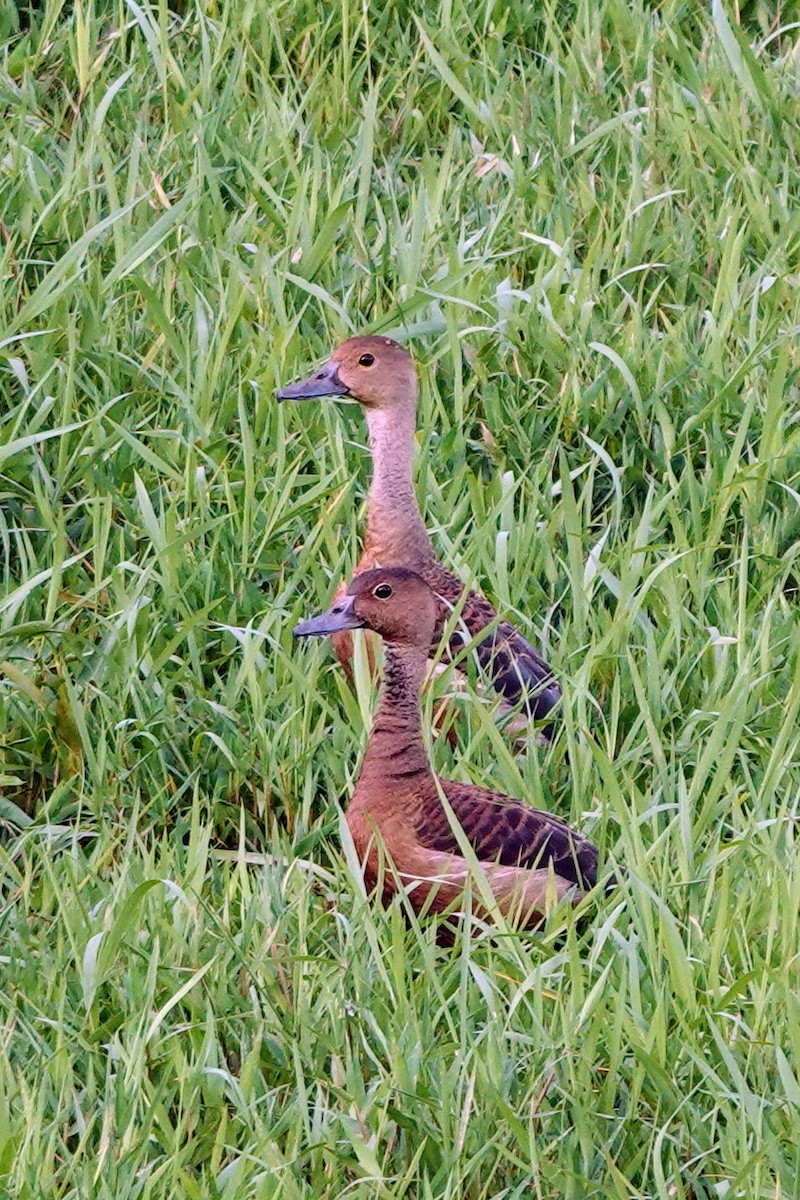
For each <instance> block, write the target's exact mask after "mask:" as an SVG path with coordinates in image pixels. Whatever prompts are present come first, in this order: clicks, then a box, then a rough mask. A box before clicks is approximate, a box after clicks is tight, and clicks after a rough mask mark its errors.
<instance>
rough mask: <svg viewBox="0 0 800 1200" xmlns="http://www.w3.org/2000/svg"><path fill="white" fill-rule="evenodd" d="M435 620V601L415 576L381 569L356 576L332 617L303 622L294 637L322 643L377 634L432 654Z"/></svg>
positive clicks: (395, 569) (326, 615) (330, 613)
mask: <svg viewBox="0 0 800 1200" xmlns="http://www.w3.org/2000/svg"><path fill="white" fill-rule="evenodd" d="M436 616H437V604H436V597H435V596H434V594H433V592H432V591H431V589H430V588H429V587H428V585H427V583H426V582H425V580H424V579H421V578H420V576H419V575H417V574H416V572H415V571H409V570H407V569H406V568H405V567H378V568H377V569H376V570H374V571H363V572H362V573H361V574H360V575H356V577H355V579H354V580H353V582H352V583H351V584H350V586H349V588H348V589H347V592H346V594H345V595H344V596H341V597H340V598H339V599H338V600H337V601H336V602H335V604H333V606H332V607H331V608H330V609H329V610H328V612H326V613H323V614H322V615H321V616H319V617H312V618H311V620H310V621H301V622H300V624H299V625H296V626H295V627H294V629H293V630H292V634H293V636H294V637H315V636H316V637H320V636H322V635H323V634H326V633H339V632H340V631H341V630H343V629H372V630H374V632H375V633H377V634H380V636H381V637H382V638H383V639H384V640H385V641H387V642H391V643H392V644H393V645H399V646H416V647H418V648H420V649H424V650H425V651H426V653H427V651H428V649H429V647H430V644H431V641H432V640H433V632H434V629H435V627H436Z"/></svg>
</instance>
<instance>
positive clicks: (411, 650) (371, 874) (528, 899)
mask: <svg viewBox="0 0 800 1200" xmlns="http://www.w3.org/2000/svg"><path fill="white" fill-rule="evenodd" d="M437 619H438V603H437V600H436V597H435V596H434V594H433V592H432V591H431V589H430V588H429V587H428V585H427V584H426V583H425V581H424V580H423V579H422V578H421V577H420V576H419V575H417V574H415V573H414V572H413V571H409V570H407V569H405V568H399V567H393V568H387V567H382V568H379V569H377V570H372V571H367V572H366V573H363V574H361V575H358V576H356V578H355V579H354V580H353V582H352V583H351V584H350V587H349V588H348V590H347V592H346V593H345V595H344V596H342V597H341V598H340V599H339V600H337V601H336V602H335V603H334V605H333V607H332V608H331V609H330V611H329V612H327V613H325V614H323V615H322V616H320V617H315V618H313V619H312V620H310V621H304V622H302V623H301V624H300V625H298V626H297V627H296V629H295V630H294V633H295V636H296V637H308V636H312V635H320V634H328V633H337V632H342V631H345V630H351V629H364V628H366V629H372V630H374V631H375V632H376V633H378V634H379V635H380V636H381V637H382V639H383V642H384V649H385V667H384V677H383V685H382V688H381V698H380V702H379V705H378V710H377V712H376V715H375V719H374V722H373V725H372V730H371V733H370V737H369V742H368V744H367V750H366V754H365V756H364V762H363V764H362V767H361V772H360V775H359V777H358V782H357V784H356V788H355V791H354V793H353V796H352V799H351V801H350V804H349V806H348V809H347V824H348V826H349V828H350V832H351V834H352V837H353V842H354V844H355V847H356V850H357V851H358V855H359V858H360V859H361V862H362V864H363V868H364V873H365V877H366V881H367V885H368V886H369V887H370V888H373V887H374V886H375V884H376V883H377V882H378V881H379V879H380V878H381V877H382V878H383V888H384V895H385V896H386V895H391V894H392V892H393V891H395V890H396V888H397V885H398V882H399V883H401V884H402V886H403V887H404V888H405V889H406V890H407V891H409V893H410V897H411V902H412V904H413V905H414V907H415V908H416V909H421V908H423V907H424V906H426V905H428V906H429V907H430V908H432V909H433V910H435V911H442V910H444V909H445V908H448V907H449V906H450V905H452V904H453V903H454V902H456V901H458V900H460V899H461V898H462V896H463V892H464V888H465V885H467V884H468V881H469V864H468V861H467V859H466V858H465V856H464V855H463V853H462V851H461V848H460V846H459V839H458V837H457V835H456V833H455V832H454V830H453V827H452V825H451V823H450V820H449V819H448V814H447V812H446V810H445V808H444V806H443V804H442V800H441V797H440V789H441V792H443V793H444V795H445V796H446V798H447V800H448V802H449V804H450V807H451V808H452V810H453V814H454V816H455V818H456V820H457V821H458V823H459V825H460V826H461V829H462V831H463V834H464V836H465V837H466V839H467V841H468V842H469V844H470V845H471V846H472V848H473V850H474V851H475V855H476V857H477V859H478V861H479V863H480V865H481V867H482V869H483V871H484V873H485V875H486V878H487V880H488V883H489V887H490V888H491V890H492V893H493V894H494V896H495V898H496V900H497V903H498V906H499V908H500V910H501V911H502V912H503V913H504V914H505V915H506V916H510V917H513V918H515V919H518V920H520V921H521V923H523V924H527V925H536V924H538V923H539V922H540V920H541V917H542V914H543V912H544V911H545V908H546V903H547V899H548V897H551V898H556V897H557V898H559V899H560V898H562V897H563V896H565V895H567V894H568V893H570V892H572V894H573V897H574V898H575V899H577V898H578V897H579V896H580V893H581V892H582V891H583V890H585V889H586V888H589V887H592V886H593V885H594V883H595V882H596V879H597V850H596V849H595V847H594V846H593V845H592V843H591V842H590V841H588V839H587V838H585V837H583V836H582V835H581V834H579V833H577V832H576V831H575V830H572V829H570V828H569V826H567V825H565V824H564V822H563V821H559V820H558V818H557V817H554V816H552V815H551V814H550V813H546V812H540V811H538V810H536V809H533V808H529V807H528V806H527V805H526V804H523V803H522V802H521V801H519V800H513V799H511V798H510V797H509V796H504V795H502V794H501V793H499V792H493V791H489V790H488V789H486V788H482V787H477V786H475V785H474V784H464V783H456V782H454V781H452V780H448V779H438V778H437V777H436V776H435V775H434V773H433V770H432V767H431V764H430V761H429V759H428V755H427V751H426V749H425V743H424V741H423V736H422V716H421V706H420V690H421V687H422V681H423V677H424V674H425V668H426V661H427V657H428V653H429V650H430V645H431V641H432V638H433V633H434V629H435V626H436V622H437ZM383 851H385V852H386V855H387V858H388V862H383V863H382V859H381V855H382V852H383ZM478 907H479V908H480V904H478Z"/></svg>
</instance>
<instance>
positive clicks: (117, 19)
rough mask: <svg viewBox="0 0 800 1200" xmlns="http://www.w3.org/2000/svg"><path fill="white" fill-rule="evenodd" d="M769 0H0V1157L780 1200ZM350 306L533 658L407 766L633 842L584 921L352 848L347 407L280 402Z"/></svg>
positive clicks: (433, 1185) (793, 481)
mask: <svg viewBox="0 0 800 1200" xmlns="http://www.w3.org/2000/svg"><path fill="white" fill-rule="evenodd" d="M798 15H799V14H798V9H797V6H796V5H795V4H785V5H783V6H779V9H778V11H777V14H776V9H775V6H774V5H767V4H759V3H748V4H742V5H741V6H740V7H739V9H737V10H736V11H734V9H733V8H732V7H730V6H727V5H721V4H718V3H715V4H714V5H713V6H712V7H711V8H710V9H708V10H706V9H705V8H702V7H700V6H698V5H695V4H691V3H680V2H673V0H665V2H664V3H662V4H660V5H649V4H645V3H643V0H629V3H623V2H622V0H576V2H575V3H566V2H565V3H561V4H556V3H553V2H547V0H546V2H545V3H543V4H541V5H534V4H521V3H520V4H511V5H508V4H506V3H500V2H499V0H498V2H497V3H494V2H492V0H487V2H486V3H484V4H482V5H466V4H464V3H462V2H461V0H442V2H441V3H440V4H437V3H435V2H434V0H420V3H419V4H418V5H417V6H416V7H413V6H411V5H410V4H406V3H403V2H401V0H397V2H391V0H390V2H389V3H385V4H381V5H368V4H363V5H359V4H357V3H355V2H354V0H340V2H339V3H337V4H335V5H332V6H326V5H322V4H320V3H318V2H317V0H297V2H296V3H281V2H277V3H272V2H270V0H258V2H256V0H229V2H223V0H217V2H216V3H214V2H211V0H195V2H192V0H185V2H184V3H183V4H180V5H176V7H175V8H174V9H170V8H168V7H167V5H166V4H165V3H163V2H161V3H158V2H155V0H154V2H153V3H147V2H146V0H138V2H137V3H134V0H127V3H121V2H120V3H112V2H111V0H95V2H91V0H81V2H78V0H75V3H73V4H68V3H64V2H63V0H43V3H41V4H39V5H35V6H34V5H31V6H30V9H29V8H28V7H27V6H20V7H18V6H17V5H16V4H13V3H11V2H10V0H0V35H2V37H4V38H6V39H7V42H6V45H5V49H4V51H3V55H2V61H1V62H0V110H2V112H3V121H2V123H0V217H1V223H0V255H1V256H2V262H1V263H0V279H2V284H0V396H1V397H2V400H0V414H2V420H3V425H2V433H1V435H0V436H1V437H2V444H0V564H1V565H2V585H0V586H1V587H2V591H0V722H2V733H1V734H0V737H1V738H2V746H3V761H2V766H1V767H0V774H1V784H0V786H1V788H2V794H0V818H1V819H2V824H3V839H2V842H1V843H0V872H1V875H0V878H1V879H2V896H1V901H2V910H1V911H2V943H1V944H0V954H1V955H2V970H0V1006H2V1014H3V1015H2V1022H0V1032H1V1033H2V1040H1V1042H0V1192H2V1194H3V1195H6V1194H7V1195H8V1196H10V1197H14V1200H23V1198H24V1200H27V1198H29V1197H45V1196H46V1197H48V1200H51V1198H52V1197H65V1198H66V1197H70V1198H73V1197H89V1196H92V1197H108V1198H111V1197H113V1198H114V1200H132V1198H133V1197H136V1198H139V1197H141V1198H142V1200H145V1198H146V1200H156V1198H161V1197H163V1198H167V1197H184V1196H185V1197H198V1198H199V1197H203V1198H206V1197H212V1198H216V1197H220V1198H222V1197H224V1198H225V1200H234V1198H235V1200H239V1198H245V1197H247V1198H250V1197H253V1198H258V1200H262V1198H270V1200H271V1198H273V1197H275V1198H276V1200H277V1198H279V1197H280V1198H281V1200H284V1198H285V1200H299V1198H301V1197H312V1196H313V1197H317V1196H325V1197H339V1196H348V1197H353V1198H358V1200H360V1198H366V1197H376V1198H388V1197H392V1198H394V1197H397V1198H398V1200H399V1198H402V1197H408V1198H410V1200H417V1198H419V1200H423V1198H424V1200H434V1198H439V1197H442V1198H445V1197H447V1198H452V1200H461V1198H464V1197H468V1198H469V1200H484V1198H485V1200H488V1198H489V1197H495V1198H498V1200H499V1198H500V1197H503V1198H504V1200H505V1198H509V1200H510V1198H512V1197H523V1196H524V1197H527V1196H531V1195H533V1196H539V1197H553V1198H556V1197H559V1198H560V1197H589V1196H591V1197H619V1198H620V1200H622V1198H625V1197H632V1196H647V1197H659V1198H661V1197H663V1198H664V1200H666V1198H667V1197H670V1198H671V1197H678V1198H683V1197H762V1196H763V1197H770V1198H773V1200H774V1198H780V1197H790V1196H792V1197H793V1196H796V1195H797V1179H798V1176H800V1082H798V1079H799V1078H800V1000H798V987H799V986H800V969H799V967H798V964H799V962H800V958H799V950H800V918H799V917H798V911H799V910H800V867H799V866H798V853H797V830H798V806H799V805H800V765H799V764H798V743H799V742H800V732H799V731H798V709H800V643H799V642H798V636H797V624H798V617H797V597H798V590H797V589H798V584H797V582H796V576H797V571H798V568H797V562H796V559H797V554H798V535H799V534H800V520H799V519H798V515H799V513H800V508H799V505H800V494H799V492H800V457H799V455H800V423H799V422H798V411H799V410H798V386H797V372H798V350H797V335H798V331H799V330H800V301H799V300H798V290H799V288H800V271H799V269H798V263H799V262H800V254H799V250H800V216H798V213H799V212H800V208H798V180H800V162H798V157H799V156H798V150H799V149H800V136H799V131H798V106H797V91H798V75H799V73H800V54H798V52H797V49H796V47H797V35H798V30H797V28H792V27H791V26H792V22H793V21H796V20H797V19H798ZM365 328H369V329H381V330H392V331H395V332H397V331H402V330H404V331H405V334H406V336H408V337H409V338H410V340H411V344H412V348H413V350H414V352H415V354H416V356H417V357H418V359H419V361H420V364H421V372H422V396H421V413H420V433H419V451H420V453H419V457H418V480H419V494H420V499H421V503H422V504H423V506H424V509H425V512H426V518H427V521H428V523H429V525H430V527H431V529H432V530H433V531H434V534H435V537H436V541H437V544H438V546H439V547H440V549H441V552H442V556H443V557H444V559H445V560H446V561H447V562H449V563H451V564H453V565H454V566H456V567H457V568H458V569H459V570H460V571H461V572H462V573H463V574H464V575H465V577H468V576H472V577H474V578H476V579H477V580H478V582H479V583H480V586H481V587H482V588H483V589H484V590H485V591H486V592H487V593H488V594H489V595H491V596H492V597H493V598H495V599H496V600H497V601H498V602H499V603H500V604H501V605H502V606H503V607H505V608H506V609H508V610H510V611H513V612H516V613H517V614H518V616H519V619H520V621H522V622H523V623H524V624H525V625H526V626H528V627H530V628H532V629H533V630H535V631H536V633H537V635H538V636H539V637H540V638H542V639H543V640H544V642H545V644H546V647H547V652H548V654H549V656H550V658H551V660H552V662H553V663H554V665H555V667H556V669H557V671H558V673H559V675H560V677H561V678H562V679H563V681H564V689H565V701H564V714H563V729H562V732H561V733H560V735H559V738H558V739H557V741H556V742H555V744H554V745H553V747H552V748H550V749H549V750H548V751H547V752H546V753H545V752H542V753H541V754H540V755H539V756H538V757H537V756H536V755H529V756H528V757H527V758H518V759H514V758H513V757H512V756H511V755H510V754H509V752H508V750H507V749H506V746H505V743H504V741H503V740H502V738H501V737H500V736H499V734H498V733H497V731H496V728H495V725H494V722H493V720H492V716H491V713H489V712H487V711H486V709H485V708H484V707H482V706H481V705H480V704H479V703H477V702H475V701H468V700H465V701H464V702H463V703H464V708H465V714H464V715H465V720H464V723H463V725H462V727H461V731H460V738H461V741H460V745H459V748H458V750H457V752H456V753H455V754H453V753H452V752H451V751H450V750H449V749H448V747H447V746H446V745H442V744H437V745H436V746H435V748H434V754H435V757H436V761H437V764H438V765H439V766H440V767H441V769H442V770H444V771H446V772H450V773H453V774H457V775H459V776H460V777H462V778H471V779H474V780H476V781H484V782H488V781H491V782H492V783H494V784H495V785H496V786H500V787H503V788H505V789H507V790H509V791H511V792H514V793H515V794H518V795H519V794H523V793H524V794H526V795H527V796H529V797H530V798H531V800H532V801H534V802H536V803H540V804H545V805H548V806H552V807H553V808H554V809H555V810H556V811H558V812H559V813H561V814H562V815H563V816H565V817H567V818H568V819H570V820H572V821H574V822H576V823H578V824H579V825H580V827H581V828H582V829H584V830H586V831H587V832H591V833H592V834H593V836H595V837H596V838H597V840H598V842H599V844H600V845H601V847H602V849H603V852H604V854H606V855H609V856H611V857H613V858H616V859H617V860H618V861H621V862H624V863H625V864H626V866H627V867H628V869H629V875H628V877H627V879H626V881H625V883H624V885H623V887H622V889H621V892H620V894H617V895H615V896H613V897H608V898H607V899H605V900H603V901H602V902H600V903H599V905H598V906H597V909H596V914H595V915H594V916H593V918H592V920H591V922H590V924H589V927H588V929H586V930H585V931H578V930H577V929H576V927H575V923H574V918H573V916H572V915H571V914H559V916H558V917H557V918H556V921H555V924H554V926H553V928H552V929H551V930H550V931H549V932H548V933H547V934H546V935H545V936H543V937H541V938H537V939H532V938H530V937H528V936H518V937H517V936H511V937H505V938H501V939H496V938H489V937H487V936H485V933H484V932H483V931H482V930H481V929H480V928H479V927H477V926H475V925H469V926H467V927H466V928H465V931H464V936H463V938H462V939H461V940H460V941H459V944H458V945H457V946H456V947H455V948H454V949H451V950H443V949H440V948H438V947H437V946H436V944H435V941H434V936H433V930H432V929H431V928H430V926H425V927H423V928H419V927H418V926H416V925H415V924H414V923H413V922H412V924H411V927H410V928H409V927H407V924H406V921H405V918H404V916H403V913H402V911H401V909H399V908H397V909H393V910H391V911H390V912H388V913H384V912H382V911H376V910H373V909H371V908H370V907H369V906H367V905H366V903H365V901H364V898H363V895H362V893H361V891H360V889H359V886H358V881H357V878H356V876H355V874H354V872H353V870H352V863H350V864H349V865H348V862H347V859H346V856H345V855H343V853H342V850H341V841H340V831H339V815H338V808H337V804H338V801H339V799H340V798H341V797H342V796H344V795H345V794H346V792H347V789H348V788H349V786H350V785H351V783H352V779H353V776H354V772H355V769H356V764H357V759H358V753H359V750H360V748H361V747H362V746H363V743H364V740H365V729H366V720H367V718H368V713H369V706H370V703H371V695H370V687H369V683H368V681H367V680H366V679H365V678H363V677H362V678H360V681H359V688H358V691H357V693H356V694H352V693H350V692H349V690H348V689H347V687H346V685H345V684H344V681H343V679H342V676H341V673H340V672H339V671H338V669H336V668H334V667H333V666H332V664H331V654H330V650H329V648H328V647H326V646H324V645H321V646H314V647H298V646H292V645H291V639H290V634H289V631H290V629H291V626H292V624H293V623H294V622H295V621H296V620H297V619H298V618H299V617H300V616H301V615H303V614H308V613H311V612H314V611H319V610H320V609H321V608H322V607H323V606H324V605H325V604H326V603H327V601H328V599H329V597H330V595H331V592H332V589H333V587H334V586H335V583H336V582H337V581H338V580H339V578H340V577H341V576H342V574H344V573H347V572H348V570H349V569H350V568H351V566H352V564H353V563H354V561H355V558H356V555H357V545H358V543H357V530H358V529H359V528H360V526H361V523H362V519H363V513H362V511H361V502H362V500H363V496H364V489H365V484H366V481H367V478H368V458H367V454H366V451H365V448H364V430H363V426H362V423H361V420H360V417H359V415H358V412H357V411H355V410H353V409H345V410H343V411H339V410H336V409H335V408H334V407H333V406H325V405H306V406H303V407H302V408H301V407H296V408H294V407H289V406H283V407H281V408H279V407H278V406H277V405H276V404H275V403H274V400H273V394H274V389H275V387H276V385H277V384H278V383H279V382H283V381H286V380H287V379H290V378H292V377H294V376H295V375H297V374H298V373H300V372H301V371H303V370H305V369H306V368H308V367H309V366H310V365H311V364H312V363H313V362H315V361H317V360H318V359H319V358H320V357H321V356H322V355H323V354H324V353H325V352H326V351H327V349H328V348H329V346H330V345H331V343H332V342H334V341H335V340H337V339H338V338H339V337H341V336H343V335H345V334H347V333H348V332H349V331H351V330H360V329H365Z"/></svg>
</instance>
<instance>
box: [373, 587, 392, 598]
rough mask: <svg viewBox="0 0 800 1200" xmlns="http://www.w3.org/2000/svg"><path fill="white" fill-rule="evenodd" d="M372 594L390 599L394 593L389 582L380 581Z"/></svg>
mask: <svg viewBox="0 0 800 1200" xmlns="http://www.w3.org/2000/svg"><path fill="white" fill-rule="evenodd" d="M372 594H373V596H375V598H376V599H377V600H388V599H389V597H390V596H391V594H392V589H391V588H390V587H389V584H388V583H379V584H378V586H377V587H376V588H375V591H374V592H373V593H372Z"/></svg>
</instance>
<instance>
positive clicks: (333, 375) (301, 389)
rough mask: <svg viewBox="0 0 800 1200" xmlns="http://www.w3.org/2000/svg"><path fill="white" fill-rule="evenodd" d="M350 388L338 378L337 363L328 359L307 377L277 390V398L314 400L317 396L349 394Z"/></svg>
mask: <svg viewBox="0 0 800 1200" xmlns="http://www.w3.org/2000/svg"><path fill="white" fill-rule="evenodd" d="M349 395H350V389H349V388H348V386H347V384H345V383H342V381H341V379H340V378H339V368H338V365H337V364H336V363H335V362H333V361H329V362H326V363H324V364H323V366H321V367H320V369H319V370H318V371H317V372H316V374H314V375H309V377H308V379H298V381H297V383H290V384H288V386H287V387H285V388H281V389H280V391H279V392H278V399H279V400H315V399H317V397H318V396H349Z"/></svg>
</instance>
